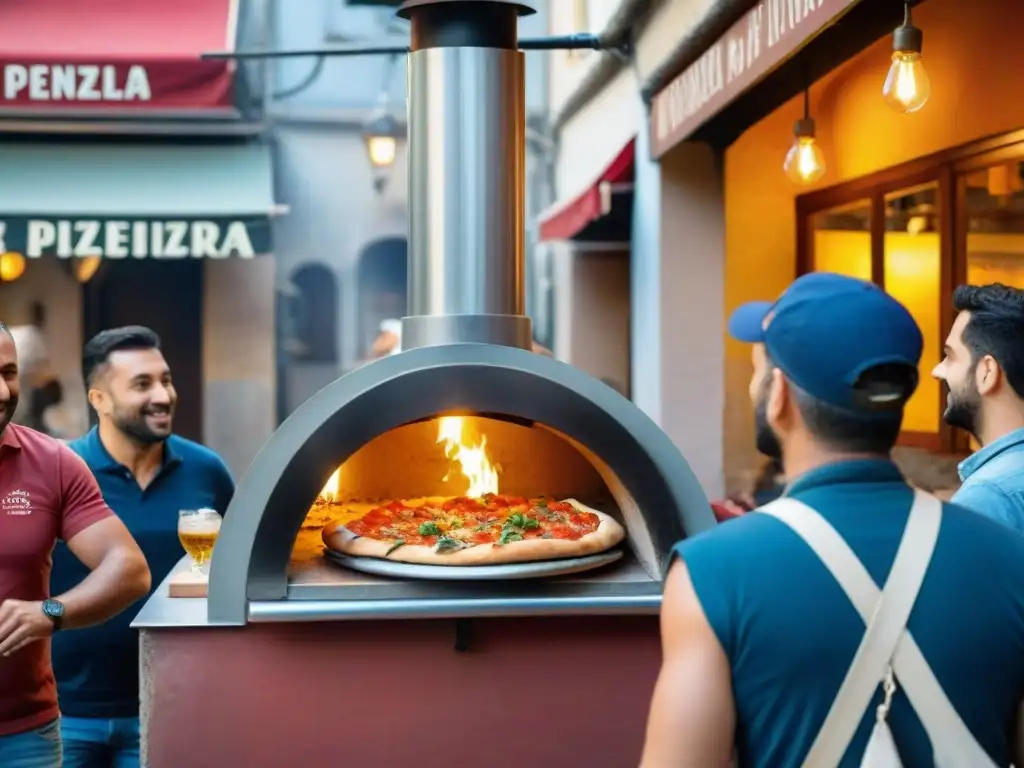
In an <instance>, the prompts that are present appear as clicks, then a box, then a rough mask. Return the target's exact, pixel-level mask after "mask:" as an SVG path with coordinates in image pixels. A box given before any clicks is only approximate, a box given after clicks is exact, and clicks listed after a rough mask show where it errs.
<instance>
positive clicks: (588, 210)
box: [539, 138, 636, 242]
mask: <svg viewBox="0 0 1024 768" xmlns="http://www.w3.org/2000/svg"><path fill="white" fill-rule="evenodd" d="M635 168H636V139H635V138H634V139H630V140H629V143H628V144H626V146H624V147H623V148H622V149H621V150H620V151H619V154H618V155H616V156H615V159H614V160H612V161H611V163H609V164H608V167H607V168H605V169H604V170H603V171H602V172H601V175H600V176H598V177H597V179H595V180H594V182H593V183H592V184H590V185H589V186H588V187H587V188H586V189H584V190H583V191H582V192H580V193H579V194H578V195H576V197H573V198H570V199H568V200H564V201H562V202H559V203H556V204H555V205H553V206H552V207H551V208H549V209H548V210H546V211H544V213H542V214H541V215H540V227H539V230H540V231H539V239H540V240H541V241H542V242H545V241H551V240H572V239H574V238H575V237H576V236H578V235H580V234H581V233H583V231H584V230H585V229H586V228H587V227H588V226H589V225H590V224H592V223H593V222H595V221H598V220H599V219H601V218H603V217H605V216H607V215H608V214H609V213H611V210H612V196H613V194H614V193H615V192H620V191H628V190H632V187H633V174H634V170H635Z"/></svg>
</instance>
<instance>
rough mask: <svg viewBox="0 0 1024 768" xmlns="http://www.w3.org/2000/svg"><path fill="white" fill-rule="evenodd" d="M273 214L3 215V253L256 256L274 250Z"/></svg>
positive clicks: (63, 256) (0, 233) (31, 255)
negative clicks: (201, 216) (162, 216)
mask: <svg viewBox="0 0 1024 768" xmlns="http://www.w3.org/2000/svg"><path fill="white" fill-rule="evenodd" d="M270 244H271V241H270V220H269V218H242V219H230V218H206V219H185V218H167V219H154V218H137V217H136V218H132V217H118V218H113V217H109V218H84V217H82V218H76V217H67V218H57V217H45V216H44V217H17V218H13V217H8V218H5V219H0V253H6V252H8V251H13V252H16V253H21V254H23V255H24V256H26V257H27V258H30V259H38V258H40V257H42V256H56V257H57V258H61V259H70V258H88V257H96V256H98V257H100V258H104V259H128V258H134V259H147V258H149V259H188V258H194V259H203V258H208V259H226V258H229V257H232V256H234V257H241V258H243V259H251V258H253V257H254V256H256V255H258V254H263V253H269V252H270Z"/></svg>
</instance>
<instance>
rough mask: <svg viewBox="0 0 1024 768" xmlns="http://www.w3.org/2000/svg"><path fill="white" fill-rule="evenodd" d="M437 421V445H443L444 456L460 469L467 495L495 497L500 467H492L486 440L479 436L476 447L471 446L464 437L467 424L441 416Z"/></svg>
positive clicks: (464, 421) (450, 417) (458, 419)
mask: <svg viewBox="0 0 1024 768" xmlns="http://www.w3.org/2000/svg"><path fill="white" fill-rule="evenodd" d="M437 421H438V424H437V442H438V443H439V444H442V443H443V444H444V452H445V455H446V456H448V458H449V459H451V460H452V462H454V463H456V464H458V465H459V469H460V470H461V471H462V474H463V475H464V476H465V477H466V478H467V479H468V480H469V490H467V491H466V495H467V496H471V497H480V496H483V495H484V494H485V493H497V492H498V473H499V472H500V471H501V467H499V466H498V465H496V464H492V463H491V460H490V459H489V458H488V456H487V438H486V437H485V436H484V435H480V442H479V444H478V445H473V444H471V443H470V442H469V441H468V440H467V439H466V438H465V437H464V436H463V430H464V428H465V426H466V420H465V419H464V418H463V417H462V416H442V417H441V418H439V419H438V420H437ZM450 476H451V473H450V472H449V473H448V474H446V475H445V476H444V480H446V481H447V480H448V478H449V477H450Z"/></svg>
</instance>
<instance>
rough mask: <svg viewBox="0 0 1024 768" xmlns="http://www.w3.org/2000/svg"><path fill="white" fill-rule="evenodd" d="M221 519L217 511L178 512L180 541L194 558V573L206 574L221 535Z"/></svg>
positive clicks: (185, 510) (192, 510)
mask: <svg viewBox="0 0 1024 768" xmlns="http://www.w3.org/2000/svg"><path fill="white" fill-rule="evenodd" d="M220 523H221V517H220V515H219V514H218V513H217V510H215V509H183V510H181V511H180V512H178V540H179V541H181V546H182V547H184V549H185V551H186V552H187V553H188V555H189V557H191V558H192V572H193V573H205V570H204V566H206V565H207V564H208V563H209V562H210V555H211V554H212V553H213V545H214V544H216V543H217V534H219V533H220Z"/></svg>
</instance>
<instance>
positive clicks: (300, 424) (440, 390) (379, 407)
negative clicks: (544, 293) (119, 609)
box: [208, 344, 715, 624]
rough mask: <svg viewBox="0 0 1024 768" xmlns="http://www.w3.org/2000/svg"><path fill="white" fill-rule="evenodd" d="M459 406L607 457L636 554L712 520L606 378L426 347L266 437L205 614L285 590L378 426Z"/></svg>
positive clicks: (370, 372) (379, 365)
mask: <svg viewBox="0 0 1024 768" xmlns="http://www.w3.org/2000/svg"><path fill="white" fill-rule="evenodd" d="M451 412H457V413H475V414H486V415H493V416H497V417H499V418H500V417H502V416H504V417H511V418H515V419H519V420H526V421H528V422H535V423H538V424H543V425H546V426H548V427H551V428H553V429H555V430H557V431H558V432H559V433H561V434H562V435H564V436H565V437H568V438H570V439H571V440H573V441H575V442H577V443H579V444H580V445H582V446H584V447H585V448H586V449H587V450H588V451H589V452H591V453H593V454H594V455H595V456H596V457H599V459H600V461H601V462H602V463H603V464H604V465H606V467H607V470H609V471H610V472H611V473H612V474H613V476H614V478H615V481H616V482H617V483H620V484H621V489H620V490H619V493H623V492H624V493H626V494H628V496H629V498H630V499H631V501H632V502H633V504H632V506H633V507H635V509H637V510H639V512H640V513H641V515H642V519H640V520H630V519H629V516H628V515H627V514H626V513H625V511H624V515H625V518H626V519H625V523H626V526H627V529H628V532H629V541H631V542H632V546H633V547H634V549H635V550H636V549H641V550H646V552H641V553H640V554H641V555H642V556H644V557H645V558H647V559H649V560H650V561H651V563H652V565H653V567H655V568H658V569H661V568H663V567H664V565H665V558H666V556H667V554H668V552H669V551H670V549H671V547H672V545H673V544H674V543H675V542H677V541H679V540H680V539H682V538H684V537H685V536H687V535H693V534H694V533H697V532H699V531H702V530H705V529H707V528H710V527H712V526H713V525H714V524H715V523H714V517H713V515H712V513H711V509H710V507H709V505H708V502H707V499H706V497H705V496H704V493H703V491H702V490H701V488H700V485H699V484H698V483H697V480H696V478H695V477H694V475H693V473H692V471H691V470H690V468H689V465H688V464H687V463H686V461H685V460H684V459H683V457H682V455H681V454H680V453H679V450H678V449H677V448H676V447H675V445H674V444H673V443H672V441H671V440H670V439H669V437H668V436H667V435H666V434H665V433H664V432H662V431H661V430H660V429H659V428H658V427H657V425H655V424H654V422H653V421H651V419H650V418H648V417H647V416H646V414H644V413H643V412H642V411H641V410H640V409H639V408H637V407H636V406H635V405H633V404H632V403H631V402H630V401H629V400H627V399H626V398H624V397H622V396H621V395H620V394H619V393H617V392H616V391H614V390H613V389H612V388H610V387H608V386H607V385H605V384H604V383H602V382H600V381H598V380H597V379H594V378H593V377H591V376H589V375H588V374H586V373H584V372H582V371H580V370H578V369H576V368H573V367H572V366H570V365H567V364H565V363H562V362H559V361H557V360H553V359H551V358H548V357H545V356H542V355H538V354H534V353H532V352H527V351H525V350H521V349H516V348H513V347H505V346H500V345H491V344H453V345H446V346H431V347H423V348H420V349H414V350H410V351H408V352H402V353H401V354H398V355H393V356H390V357H386V358H383V359H381V360H378V361H376V362H374V363H371V364H370V365H367V366H365V367H363V368H360V369H358V370H356V371H353V372H352V373H350V374H348V375H346V376H344V377H342V378H340V379H338V380H337V381H335V382H334V383H332V384H330V385H328V386H327V387H325V388H324V389H323V390H321V391H320V392H318V393H317V394H316V395H314V396H313V397H312V398H310V399H309V400H308V401H306V402H305V403H304V404H303V405H301V406H300V407H299V408H298V409H297V410H296V411H295V412H294V413H293V414H292V415H291V416H290V417H289V418H288V419H287V420H286V421H285V422H284V424H282V425H281V427H280V428H279V429H278V430H277V432H275V433H274V435H273V436H272V437H271V438H270V440H269V441H268V442H267V443H266V445H264V447H263V448H262V450H261V451H260V452H259V454H258V455H257V456H256V458H255V460H254V461H253V463H252V465H251V466H250V468H249V470H248V472H246V474H245V476H244V477H243V478H242V480H241V481H240V482H239V484H238V488H237V490H236V492H235V497H234V499H233V500H232V502H231V506H230V507H229V509H228V512H227V514H226V515H225V519H224V524H223V527H222V529H221V533H220V538H219V540H218V542H217V554H216V557H214V559H213V564H212V570H211V574H210V586H209V607H208V610H209V620H210V621H211V622H217V623H229V624H244V623H246V621H247V619H248V601H249V600H256V601H266V600H283V599H285V598H287V597H288V563H289V557H290V555H291V551H292V546H293V543H294V541H295V537H296V535H297V534H298V532H299V528H300V526H301V524H302V521H303V519H304V518H305V516H306V513H307V511H308V510H309V507H310V505H311V504H312V503H313V501H314V499H315V497H316V494H317V492H318V490H319V489H320V488H321V487H323V484H324V482H325V480H326V479H327V478H328V477H329V476H330V474H331V473H332V472H333V471H334V470H335V469H336V468H337V467H338V465H339V464H341V463H342V462H344V461H345V460H346V459H347V458H348V457H349V456H351V455H353V454H354V453H355V452H356V451H357V450H358V449H359V448H360V447H361V446H363V445H364V444H366V443H368V442H369V441H370V440H371V439H373V438H374V437H376V436H378V435H380V434H383V433H384V432H386V431H388V430H391V429H395V428H397V427H400V426H402V425H404V424H409V423H411V422H414V421H417V420H420V419H423V418H431V417H435V416H438V415H443V414H445V413H451ZM396 471H401V468H396ZM611 490H612V492H613V494H615V493H616V489H614V488H613V489H611ZM620 506H622V505H620ZM652 577H653V579H654V580H657V579H659V578H660V573H656V574H652ZM655 583H656V581H655ZM325 597H326V594H325ZM335 597H336V596H335Z"/></svg>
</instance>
